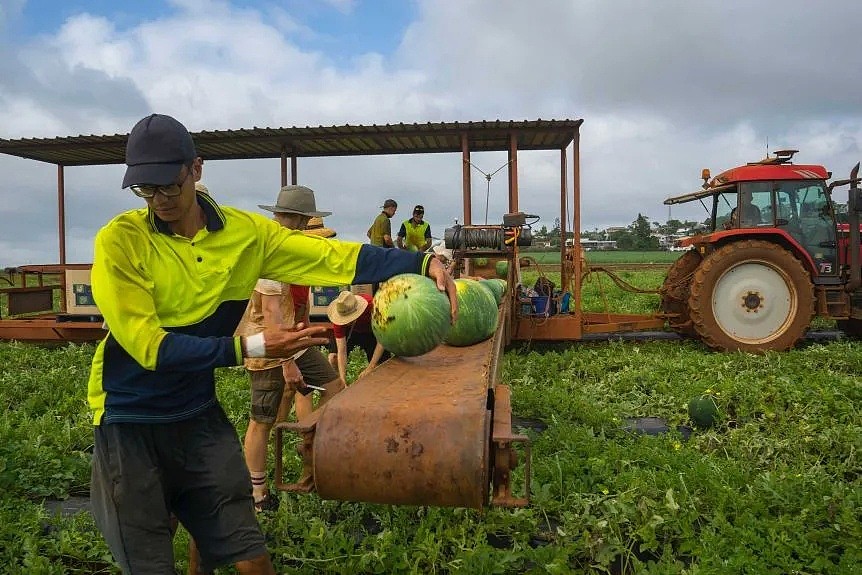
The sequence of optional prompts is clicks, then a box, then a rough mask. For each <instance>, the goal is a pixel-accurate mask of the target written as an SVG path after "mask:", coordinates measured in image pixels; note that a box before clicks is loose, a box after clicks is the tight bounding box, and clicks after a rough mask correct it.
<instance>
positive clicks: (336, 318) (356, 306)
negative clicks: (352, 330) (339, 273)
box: [326, 290, 368, 325]
mask: <svg viewBox="0 0 862 575" xmlns="http://www.w3.org/2000/svg"><path fill="white" fill-rule="evenodd" d="M367 307H368V300H366V299H365V298H364V297H359V296H358V295H356V294H354V293H353V292H350V291H347V290H344V291H343V292H341V293H340V294H338V297H337V298H335V301H333V302H332V303H330V304H329V306H328V307H327V308H326V317H328V318H329V321H331V322H332V323H333V324H335V325H347V324H349V323H351V322H354V321H356V320H357V319H359V316H361V315H362V314H363V312H365V308H367Z"/></svg>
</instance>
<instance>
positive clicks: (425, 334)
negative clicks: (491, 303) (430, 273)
mask: <svg viewBox="0 0 862 575" xmlns="http://www.w3.org/2000/svg"><path fill="white" fill-rule="evenodd" d="M483 291H484V290H483ZM450 314H451V311H450V308H449V298H448V297H446V294H445V293H443V292H441V291H440V290H438V289H437V284H436V283H435V282H434V281H433V280H431V279H429V278H427V277H425V276H420V275H418V274H400V275H397V276H394V277H392V278H390V279H389V280H388V281H386V282H385V283H382V284H380V289H378V290H377V293H376V294H374V311H373V312H372V314H371V330H372V331H373V332H374V337H376V338H377V341H378V342H379V343H380V344H381V345H382V346H383V347H384V349H386V350H387V351H389V352H391V353H392V354H394V355H397V356H401V357H412V356H416V355H422V354H424V353H428V352H429V351H431V350H432V349H434V348H435V347H437V346H438V345H440V343H441V342H442V341H443V338H444V337H445V336H446V334H447V333H448V332H449V329H450V327H451V325H452V324H451V315H450Z"/></svg>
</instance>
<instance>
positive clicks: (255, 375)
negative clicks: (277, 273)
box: [238, 186, 344, 511]
mask: <svg viewBox="0 0 862 575" xmlns="http://www.w3.org/2000/svg"><path fill="white" fill-rule="evenodd" d="M259 207H260V208H262V209H264V210H267V211H270V212H272V213H273V214H274V219H275V220H276V221H277V222H278V223H279V224H281V225H282V226H283V227H285V228H288V229H293V230H307V226H308V223H309V222H310V221H311V218H317V219H318V220H319V221H320V222H321V223H320V225H321V226H322V225H323V220H322V219H321V218H322V217H323V216H328V215H329V214H330V213H331V212H322V211H318V210H317V205H316V202H315V199H314V192H313V191H312V190H311V189H309V188H307V187H305V186H285V187H283V188H281V191H280V192H279V194H278V200H277V201H276V203H275V204H274V205H261V206H259ZM319 230H324V231H319ZM325 230H326V228H315V229H313V230H311V231H310V232H307V233H311V234H312V235H320V236H324V235H325V234H326V233H327V232H325ZM329 231H330V232H332V230H329ZM315 232H316V233H315ZM332 233H333V234H334V233H335V232H332ZM254 289H255V291H254V293H253V294H252V297H251V299H250V300H249V304H248V309H247V311H246V315H245V316H244V318H243V322H242V323H241V324H240V327H239V329H238V333H240V334H241V335H246V336H250V335H254V334H255V333H260V332H262V331H263V330H264V328H265V326H266V325H272V324H281V325H284V326H293V325H298V324H305V325H308V287H307V286H299V285H290V284H283V283H281V282H277V281H273V280H266V279H261V280H258V282H257V285H256V286H255V288H254ZM245 367H246V369H248V371H249V375H250V377H251V420H250V421H249V425H248V430H247V431H246V434H245V459H246V463H247V465H248V469H249V472H250V474H251V483H252V490H253V496H254V502H255V509H257V510H258V511H271V510H274V509H276V508H277V507H278V499H276V498H274V497H272V496H271V495H270V493H269V487H268V486H267V484H266V446H267V443H268V442H269V433H270V431H271V430H272V426H273V425H274V423H275V421H276V420H277V418H278V415H279V413H283V414H284V415H285V416H286V415H287V414H288V413H289V412H290V406H291V404H292V403H294V402H295V404H296V415H297V419H302V418H303V417H305V416H306V415H308V414H309V413H311V411H312V409H313V406H312V402H311V396H310V395H308V394H307V392H306V390H308V391H310V388H307V387H306V384H310V385H312V386H314V387H319V388H322V389H324V390H325V391H323V393H322V395H321V398H320V403H321V405H322V404H323V403H325V402H326V401H327V400H329V399H330V398H331V397H332V396H333V395H335V394H336V393H338V392H339V391H341V390H342V389H344V381H343V380H342V379H341V378H340V377H339V376H338V373H337V372H336V371H335V370H334V369H333V367H332V365H330V363H329V361H328V360H327V358H326V357H324V355H323V354H322V353H321V352H320V350H319V349H318V348H309V349H306V350H304V351H302V352H301V353H300V354H298V355H296V356H294V357H292V358H288V359H283V358H282V359H269V358H266V359H263V358H260V359H258V358H250V359H246V361H245ZM297 391H299V393H300V395H297V394H296V392H297ZM282 404H284V405H283V406H282Z"/></svg>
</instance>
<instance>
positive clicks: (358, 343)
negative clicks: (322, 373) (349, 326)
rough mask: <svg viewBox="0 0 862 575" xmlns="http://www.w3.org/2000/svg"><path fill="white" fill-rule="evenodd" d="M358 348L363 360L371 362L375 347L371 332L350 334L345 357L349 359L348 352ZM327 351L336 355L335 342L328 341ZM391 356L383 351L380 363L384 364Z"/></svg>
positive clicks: (375, 342) (375, 339) (375, 340)
mask: <svg viewBox="0 0 862 575" xmlns="http://www.w3.org/2000/svg"><path fill="white" fill-rule="evenodd" d="M356 347H358V348H359V349H361V350H362V351H363V352H364V353H365V358H366V359H367V360H368V361H371V356H373V355H374V348H375V347H377V338H376V337H374V334H373V333H371V332H368V333H361V332H360V333H355V332H354V333H351V334H350V335H349V336H348V338H347V356H348V357H350V352H351V351H353V349H354V348H356ZM327 349H328V350H329V353H338V348H337V347H336V345H335V340H332V341H330V342H329V343H328V344H327ZM391 355H392V354H390V353H389V352H388V351H384V352H383V355H382V356H381V357H380V362H381V363H382V362H384V361H386V360H387V359H389V357H390V356H391Z"/></svg>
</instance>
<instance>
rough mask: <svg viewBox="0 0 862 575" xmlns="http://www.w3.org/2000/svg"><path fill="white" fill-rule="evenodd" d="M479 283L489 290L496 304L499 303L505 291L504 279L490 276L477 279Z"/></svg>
mask: <svg viewBox="0 0 862 575" xmlns="http://www.w3.org/2000/svg"><path fill="white" fill-rule="evenodd" d="M479 284H480V285H481V286H482V287H484V288H486V289H488V290H490V291H491V294H492V295H493V296H494V299H495V300H496V302H497V305H500V302H501V301H503V294H505V293H506V281H505V280H501V279H499V278H491V279H483V280H479Z"/></svg>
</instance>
